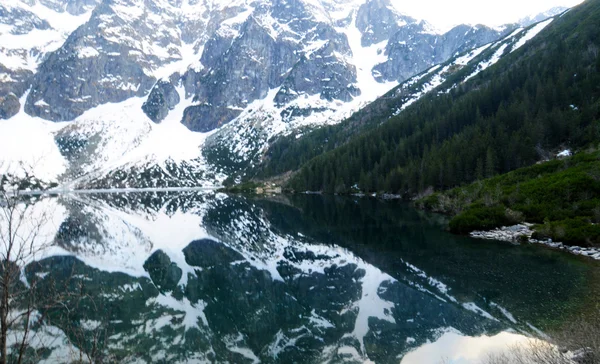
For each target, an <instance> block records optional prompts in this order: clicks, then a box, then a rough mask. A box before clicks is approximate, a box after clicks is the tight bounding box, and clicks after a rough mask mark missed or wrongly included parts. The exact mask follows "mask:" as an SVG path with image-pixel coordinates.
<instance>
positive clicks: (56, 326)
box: [25, 191, 600, 364]
mask: <svg viewBox="0 0 600 364" xmlns="http://www.w3.org/2000/svg"><path fill="white" fill-rule="evenodd" d="M29 208H30V209H31V216H38V215H39V214H41V212H46V213H48V212H49V213H50V214H49V216H50V218H49V219H47V221H45V224H44V227H43V229H42V230H43V232H44V234H40V236H41V237H42V238H44V239H47V240H48V241H50V242H51V243H52V244H51V245H52V246H51V247H48V248H47V249H46V250H45V251H44V258H43V259H40V260H39V261H38V262H36V263H32V264H30V265H29V266H28V267H27V269H26V270H25V277H26V278H27V280H28V281H29V283H31V282H32V281H35V282H37V287H40V288H39V290H40V292H39V296H40V297H41V298H40V299H39V302H36V305H37V306H36V307H38V308H39V311H40V314H39V315H40V316H41V318H38V319H39V320H44V321H45V322H46V323H47V325H48V327H47V328H46V329H44V330H41V329H39V330H38V331H39V332H38V336H39V338H40V339H39V340H38V341H39V343H38V347H39V348H42V347H43V350H42V349H39V350H38V351H39V352H40V353H42V354H40V355H41V357H42V358H45V359H46V361H48V362H56V361H65V360H67V358H69V359H73V358H74V357H75V358H79V357H80V356H81V357H83V358H88V359H94V360H98V361H104V362H169V363H172V362H230V363H258V362H265V363H364V362H375V363H401V362H402V363H405V364H406V363H424V362H425V363H426V362H431V363H437V362H440V363H442V362H446V363H448V362H452V363H474V362H476V359H477V357H478V355H480V354H481V353H478V352H476V350H475V352H474V351H473V350H472V349H473V348H474V347H478V348H480V349H481V350H483V349H484V348H488V349H493V348H497V349H498V348H505V347H506V346H507V345H509V344H511V343H516V342H520V341H521V340H522V339H523V337H524V336H523V335H533V334H537V335H542V334H543V332H544V331H546V330H550V329H553V328H556V327H559V326H560V325H561V324H562V323H564V322H566V321H568V320H570V319H572V318H574V317H577V316H578V315H580V313H581V312H582V311H584V310H585V308H586V306H587V305H588V304H589V300H592V299H594V298H593V297H597V294H598V292H599V291H600V289H599V288H598V284H597V283H595V282H598V279H597V278H598V276H599V265H598V263H596V262H593V261H591V260H589V261H588V260H586V259H584V258H581V257H576V256H571V255H568V254H565V253H562V252H556V251H552V250H549V249H546V248H543V247H539V246H514V245H511V244H507V243H500V242H490V241H481V240H474V239H471V238H468V237H461V236H455V235H451V234H449V233H447V232H445V231H444V226H445V220H444V217H442V216H440V215H433V214H428V213H425V212H422V211H419V210H416V209H414V208H413V207H411V206H410V205H409V204H406V203H402V202H397V201H387V202H383V201H379V200H375V199H368V198H346V197H344V198H342V197H334V196H312V195H308V196H307V195H292V196H284V195H283V196H274V197H271V198H255V197H245V196H231V195H225V194H220V193H214V192H207V191H204V192H202V191H179V192H177V191H165V192H160V191H153V192H129V193H97V194H94V193H86V194H73V195H59V196H54V197H45V198H42V199H40V200H38V202H37V203H35V204H33V205H32V206H30V207H29ZM48 297H60V304H53V303H52V302H50V301H51V299H49V298H48ZM469 348H471V349H469Z"/></svg>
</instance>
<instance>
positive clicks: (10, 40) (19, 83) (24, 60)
mask: <svg viewBox="0 0 600 364" xmlns="http://www.w3.org/2000/svg"><path fill="white" fill-rule="evenodd" d="M97 4H98V0H68V1H66V0H44V1H37V0H27V1H26V0H13V1H6V2H4V1H3V2H2V4H0V26H1V27H2V32H0V119H8V118H10V117H12V116H14V115H15V114H17V113H18V112H19V110H20V106H21V105H20V102H19V100H18V99H19V98H21V96H23V94H24V93H25V91H27V90H28V89H29V88H30V86H31V82H32V79H33V76H34V73H35V72H36V70H37V67H38V65H39V63H40V62H41V61H42V59H43V58H44V57H45V55H46V54H47V53H49V52H52V51H54V50H55V49H57V48H59V47H60V45H61V44H62V43H63V42H64V40H65V39H66V38H67V36H68V35H69V34H70V33H71V32H72V31H73V30H75V28H77V26H79V25H80V23H81V22H84V21H85V20H84V18H85V17H87V16H89V13H90V12H91V11H92V9H93V8H94V7H95V6H96V5H97ZM15 99H16V100H15Z"/></svg>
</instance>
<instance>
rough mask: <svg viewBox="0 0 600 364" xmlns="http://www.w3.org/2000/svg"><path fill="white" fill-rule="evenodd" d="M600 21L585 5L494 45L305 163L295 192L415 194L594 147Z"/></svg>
mask: <svg viewBox="0 0 600 364" xmlns="http://www.w3.org/2000/svg"><path fill="white" fill-rule="evenodd" d="M599 19H600V1H588V2H586V3H584V4H582V5H580V6H578V7H576V8H573V9H571V10H570V11H569V12H567V13H565V14H563V15H561V16H558V17H555V18H551V19H548V20H546V21H544V22H542V23H538V24H536V25H534V26H532V27H530V28H528V29H527V31H526V33H525V34H524V35H522V37H520V39H518V40H517V39H514V40H513V41H507V42H504V43H496V48H494V47H493V46H492V47H490V49H488V50H486V51H485V52H483V53H482V55H481V57H484V58H485V57H490V53H493V54H492V55H491V58H489V60H485V59H482V60H481V62H480V63H477V64H472V65H471V66H467V67H462V68H461V69H460V70H458V71H457V72H455V73H454V74H452V75H449V76H448V77H447V78H445V79H441V80H440V81H442V82H440V83H438V84H435V85H433V88H432V90H431V91H430V92H429V93H427V95H426V96H424V97H421V98H420V99H419V100H418V101H416V102H413V103H412V104H411V105H410V106H409V107H406V108H405V109H404V110H403V111H401V112H400V113H399V114H398V115H397V116H394V117H392V118H391V119H389V120H387V121H385V122H383V121H384V120H382V118H380V117H379V116H377V115H375V118H374V119H373V120H371V121H370V122H371V123H377V122H379V123H381V125H379V126H378V127H376V128H373V130H370V131H367V132H365V133H362V134H359V135H358V136H356V137H354V138H353V139H352V140H351V141H349V142H346V143H345V144H343V145H341V146H339V147H338V148H335V149H333V150H331V151H329V152H327V153H325V154H322V155H319V156H317V157H315V158H313V159H312V160H311V161H309V162H308V163H306V164H304V165H303V167H302V168H301V170H300V172H299V173H297V174H296V175H295V176H294V178H293V179H292V181H291V186H292V187H293V188H295V189H297V190H301V191H306V190H310V191H327V192H350V191H352V190H362V191H365V192H377V191H386V192H393V193H399V194H406V195H408V196H415V195H417V194H419V193H423V192H426V191H427V190H430V189H446V188H450V187H454V186H458V185H461V184H463V183H466V182H472V181H475V180H479V179H482V178H485V177H493V176H494V175H496V174H501V173H506V172H509V171H511V170H514V169H517V168H520V167H525V166H530V165H533V164H535V163H537V162H540V161H543V160H547V159H549V158H553V157H554V156H556V154H558V153H559V152H560V151H563V150H565V149H571V150H574V151H578V150H584V149H586V148H595V147H597V143H598V140H599V139H600V136H599V134H598V120H600V114H599V113H598V110H599V101H598V100H599V96H600V90H599V89H598V87H597V85H598V82H600V53H599V52H598V49H599V46H600V44H598V39H600V37H599V34H598V28H597V27H596V24H597V22H598V20H599ZM519 32H520V33H523V32H524V31H519ZM538 33H539V35H537V36H535V37H533V36H534V35H536V34H538ZM501 55H503V56H502V57H500V56H501ZM499 58H500V59H499ZM449 66H450V68H452V64H449ZM450 68H448V69H447V70H448V71H449V70H450ZM434 70H435V69H434ZM425 75H427V74H425ZM398 90H400V91H401V90H402V89H401V88H400V89H398ZM388 96H389V97H390V98H392V99H393V100H394V101H388V102H386V103H392V104H393V103H394V102H395V103H396V104H401V103H402V102H403V101H404V100H407V98H406V97H405V96H404V95H402V93H401V92H400V93H399V94H396V95H394V94H393V93H392V94H388ZM408 100H409V101H408V103H410V102H412V100H413V99H408ZM404 105H406V103H405V104H404ZM390 111H391V110H390ZM279 153H281V151H279Z"/></svg>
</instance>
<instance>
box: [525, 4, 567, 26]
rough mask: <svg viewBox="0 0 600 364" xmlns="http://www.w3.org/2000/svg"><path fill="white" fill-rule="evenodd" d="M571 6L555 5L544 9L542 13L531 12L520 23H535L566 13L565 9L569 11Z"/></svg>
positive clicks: (526, 24) (527, 24)
mask: <svg viewBox="0 0 600 364" xmlns="http://www.w3.org/2000/svg"><path fill="white" fill-rule="evenodd" d="M568 9H569V8H567V7H564V6H555V7H553V8H550V9H548V10H546V11H543V12H541V13H538V14H531V15H528V16H526V17H524V18H522V19H520V20H519V24H521V26H524V27H526V26H529V25H531V24H535V23H538V22H541V21H544V20H546V19H548V18H551V17H553V16H557V15H559V14H562V13H564V12H565V11H567V10H568Z"/></svg>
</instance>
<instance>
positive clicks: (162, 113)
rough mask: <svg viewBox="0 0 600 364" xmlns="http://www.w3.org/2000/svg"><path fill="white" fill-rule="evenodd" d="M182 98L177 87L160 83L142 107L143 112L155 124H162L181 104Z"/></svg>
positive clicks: (164, 82) (165, 82) (167, 83)
mask: <svg viewBox="0 0 600 364" xmlns="http://www.w3.org/2000/svg"><path fill="white" fill-rule="evenodd" d="M179 101H180V97H179V93H178V92H177V90H176V89H175V87H174V86H173V85H172V84H171V82H169V81H162V80H161V81H158V82H157V83H156V85H154V87H153V88H152V91H150V95H148V100H147V101H146V102H145V103H144V105H142V110H144V113H145V114H146V115H148V117H149V118H150V119H151V120H152V121H154V122H155V123H160V122H161V121H163V120H164V119H165V118H166V117H167V115H168V114H169V110H173V108H174V107H175V106H177V104H179Z"/></svg>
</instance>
